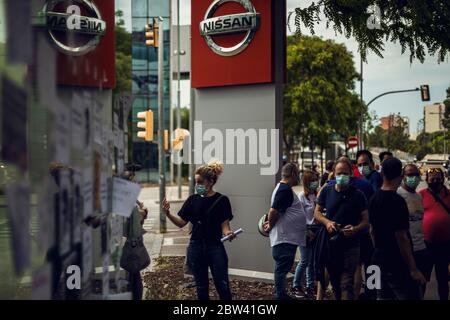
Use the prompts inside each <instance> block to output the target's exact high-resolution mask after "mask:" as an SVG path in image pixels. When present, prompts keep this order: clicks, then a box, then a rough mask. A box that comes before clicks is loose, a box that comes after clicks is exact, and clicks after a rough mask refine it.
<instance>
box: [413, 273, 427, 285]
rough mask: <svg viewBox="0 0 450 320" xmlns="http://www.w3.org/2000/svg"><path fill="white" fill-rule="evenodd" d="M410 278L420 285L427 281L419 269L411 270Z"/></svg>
mask: <svg viewBox="0 0 450 320" xmlns="http://www.w3.org/2000/svg"><path fill="white" fill-rule="evenodd" d="M411 278H412V279H413V280H414V281H416V282H418V283H419V284H420V285H424V284H426V283H427V280H426V279H425V277H424V276H423V274H422V273H421V272H420V271H419V270H414V271H411Z"/></svg>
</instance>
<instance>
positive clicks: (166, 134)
mask: <svg viewBox="0 0 450 320" xmlns="http://www.w3.org/2000/svg"><path fill="white" fill-rule="evenodd" d="M164 150H165V151H169V130H167V129H166V130H164Z"/></svg>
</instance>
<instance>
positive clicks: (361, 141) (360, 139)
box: [358, 55, 364, 149]
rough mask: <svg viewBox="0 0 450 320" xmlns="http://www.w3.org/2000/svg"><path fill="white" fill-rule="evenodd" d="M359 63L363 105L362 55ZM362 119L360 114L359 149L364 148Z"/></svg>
mask: <svg viewBox="0 0 450 320" xmlns="http://www.w3.org/2000/svg"><path fill="white" fill-rule="evenodd" d="M360 61H361V81H360V87H359V91H360V98H361V102H363V103H364V99H363V82H364V78H363V59H362V55H360ZM363 122H364V119H363V113H362V112H361V115H360V119H359V137H358V138H359V139H358V145H359V149H363V148H364V143H363V135H364V132H363V131H364V123H363Z"/></svg>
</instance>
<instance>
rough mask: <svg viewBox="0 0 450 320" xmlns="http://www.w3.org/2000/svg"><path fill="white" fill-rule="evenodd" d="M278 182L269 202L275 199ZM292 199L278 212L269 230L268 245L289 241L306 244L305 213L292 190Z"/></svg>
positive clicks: (299, 244) (295, 243)
mask: <svg viewBox="0 0 450 320" xmlns="http://www.w3.org/2000/svg"><path fill="white" fill-rule="evenodd" d="M279 187H280V184H279V183H278V184H277V186H276V187H275V189H274V190H273V193H272V200H271V204H273V201H274V199H275V194H276V193H277V191H278V188H279ZM292 193H293V197H294V200H293V202H292V205H291V206H290V207H289V208H287V210H286V212H280V213H279V214H280V217H279V218H278V220H277V222H276V223H275V226H274V227H273V228H272V230H270V233H269V237H270V246H271V247H274V246H276V245H278V244H282V243H290V244H294V245H297V246H302V247H303V246H306V215H305V211H304V209H303V206H302V204H301V202H300V199H299V198H298V196H297V195H296V194H295V192H294V191H292Z"/></svg>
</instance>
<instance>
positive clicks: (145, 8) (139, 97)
mask: <svg viewBox="0 0 450 320" xmlns="http://www.w3.org/2000/svg"><path fill="white" fill-rule="evenodd" d="M158 17H162V18H163V19H164V22H163V27H164V39H163V46H164V62H163V66H164V85H163V87H164V128H165V129H167V130H169V127H170V1H168V0H133V1H132V32H133V51H132V59H133V66H132V68H133V77H132V79H133V84H132V91H133V97H134V102H133V107H132V135H133V161H134V162H136V163H139V164H141V165H142V169H143V170H142V171H140V172H139V173H138V176H137V178H138V180H139V181H140V182H158V144H157V141H158V135H157V134H158V51H157V49H156V48H153V47H149V46H146V45H145V25H146V24H151V23H152V22H153V19H157V18H158ZM147 109H151V110H152V111H153V114H154V126H153V128H154V141H153V142H151V143H149V142H145V141H143V140H142V139H139V138H137V131H138V130H137V122H138V119H137V113H138V112H140V111H144V110H147ZM167 168H168V162H167V163H166V170H167Z"/></svg>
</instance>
